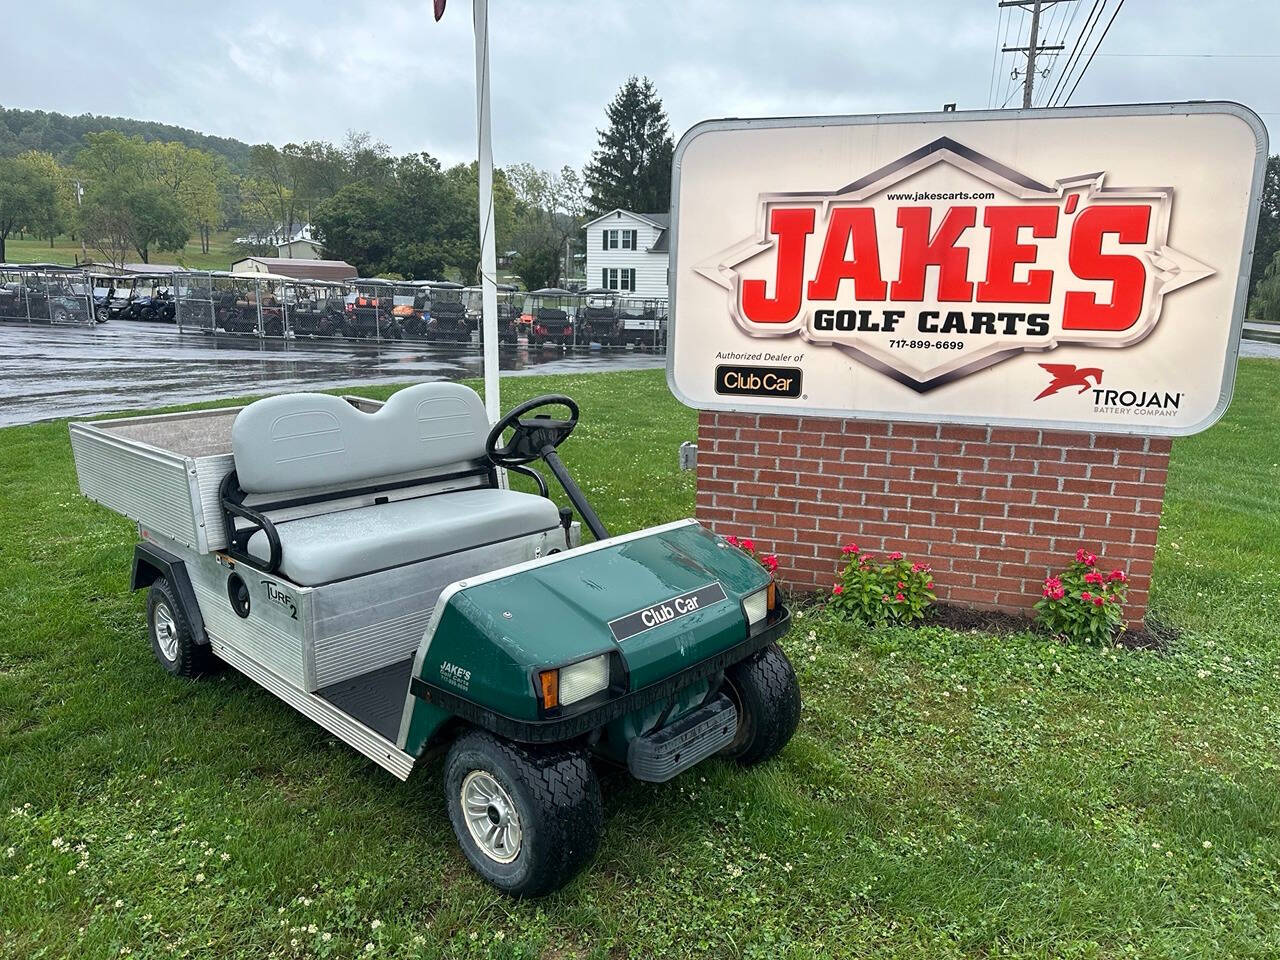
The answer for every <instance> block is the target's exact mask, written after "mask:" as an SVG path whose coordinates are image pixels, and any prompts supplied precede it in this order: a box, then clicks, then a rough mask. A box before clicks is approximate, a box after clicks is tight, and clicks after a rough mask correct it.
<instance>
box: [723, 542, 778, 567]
mask: <svg viewBox="0 0 1280 960" xmlns="http://www.w3.org/2000/svg"><path fill="white" fill-rule="evenodd" d="M724 542H725V543H727V544H729V546H731V547H737V548H738V549H739V550H741V551H742V552H743V553H745V554H747V555H748V556H749V557H751V559H752V560H754V561H755V562H756V563H758V564H760V566H762V567H764V568H765V569H766V570H768V571H769V572H770V573H774V572H775V571H777V569H778V555H777V554H776V553H756V544H755V541H754V540H751V539H748V538H746V537H743V538H742V539H739V538H737V537H725V538H724Z"/></svg>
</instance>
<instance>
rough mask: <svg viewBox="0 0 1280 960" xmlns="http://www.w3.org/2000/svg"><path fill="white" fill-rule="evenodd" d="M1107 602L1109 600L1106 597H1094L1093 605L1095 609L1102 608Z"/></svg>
mask: <svg viewBox="0 0 1280 960" xmlns="http://www.w3.org/2000/svg"><path fill="white" fill-rule="evenodd" d="M1106 602H1107V598H1106V597H1094V598H1093V605H1094V606H1095V607H1100V606H1102V605H1103V604H1104V603H1106Z"/></svg>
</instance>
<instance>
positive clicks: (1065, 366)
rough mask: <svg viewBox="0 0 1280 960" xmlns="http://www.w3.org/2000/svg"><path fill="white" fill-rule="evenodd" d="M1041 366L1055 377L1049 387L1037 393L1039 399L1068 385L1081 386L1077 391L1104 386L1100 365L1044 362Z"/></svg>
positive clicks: (1082, 391)
mask: <svg viewBox="0 0 1280 960" xmlns="http://www.w3.org/2000/svg"><path fill="white" fill-rule="evenodd" d="M1040 366H1042V367H1043V368H1044V369H1045V370H1047V371H1048V372H1049V376H1051V377H1053V379H1052V380H1051V381H1050V382H1049V385H1048V386H1047V387H1045V388H1044V389H1043V390H1041V391H1040V392H1039V393H1038V394H1036V399H1037V400H1043V399H1044V398H1045V397H1051V396H1053V395H1054V394H1055V393H1057V392H1058V391H1059V390H1065V389H1066V388H1067V387H1079V388H1080V389H1079V390H1077V391H1076V393H1084V392H1085V391H1086V390H1088V389H1089V388H1090V387H1100V386H1102V368H1100V367H1077V366H1076V365H1075V364H1074V363H1042V364H1040ZM1090 381H1092V382H1090Z"/></svg>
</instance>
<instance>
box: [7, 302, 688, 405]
mask: <svg viewBox="0 0 1280 960" xmlns="http://www.w3.org/2000/svg"><path fill="white" fill-rule="evenodd" d="M500 362H501V368H502V372H503V373H504V374H521V373H585V372H590V371H597V370H636V369H642V368H647V367H660V366H662V364H663V362H664V359H663V355H662V354H661V353H654V352H651V351H643V350H641V351H635V350H631V349H625V350H620V349H617V348H613V349H610V350H601V349H600V348H599V347H595V348H592V349H578V350H572V351H566V350H561V349H560V348H558V347H545V348H536V349H533V350H530V349H528V348H526V347H523V346H519V347H510V346H504V347H502V348H501V352H500ZM481 374H482V362H481V356H480V346H479V344H477V343H473V344H471V345H469V346H466V345H457V344H442V345H439V346H436V345H430V344H413V345H392V344H381V345H377V344H351V343H344V342H342V341H337V342H325V341H315V340H306V341H287V342H283V341H271V340H264V341H258V340H257V339H256V338H254V337H236V336H230V335H221V336H218V337H209V336H204V335H201V334H198V333H191V332H187V333H185V334H182V333H179V332H178V329H177V328H176V327H173V326H169V325H165V324H145V323H138V322H130V321H112V322H111V323H106V324H103V325H102V326H99V327H97V328H86V327H57V328H54V327H47V326H35V325H33V326H27V325H24V324H0V426H10V425H13V424H17V423H32V422H34V421H37V420H49V419H53V418H57V417H77V416H85V415H86V414H93V413H107V412H110V411H114V410H141V409H149V408H152V407H162V406H166V405H169V404H176V403H197V402H200V401H203V400H212V399H216V398H219V397H234V396H241V395H244V394H255V393H272V392H278V391H285V390H296V389H305V388H314V387H340V386H347V385H354V384H365V383H387V382H392V383H403V382H409V381H418V382H421V381H425V380H458V379H461V378H464V377H478V376H481Z"/></svg>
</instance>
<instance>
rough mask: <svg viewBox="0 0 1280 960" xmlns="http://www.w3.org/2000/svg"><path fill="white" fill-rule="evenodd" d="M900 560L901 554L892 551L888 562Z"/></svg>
mask: <svg viewBox="0 0 1280 960" xmlns="http://www.w3.org/2000/svg"><path fill="white" fill-rule="evenodd" d="M901 559H902V554H901V553H899V552H898V551H897V550H895V551H893V553H891V554H889V560H890V561H894V560H901Z"/></svg>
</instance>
